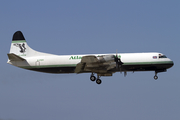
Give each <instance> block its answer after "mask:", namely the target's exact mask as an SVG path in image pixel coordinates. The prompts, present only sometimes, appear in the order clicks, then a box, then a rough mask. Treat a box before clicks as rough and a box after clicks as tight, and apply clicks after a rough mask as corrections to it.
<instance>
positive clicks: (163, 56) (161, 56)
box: [159, 55, 167, 58]
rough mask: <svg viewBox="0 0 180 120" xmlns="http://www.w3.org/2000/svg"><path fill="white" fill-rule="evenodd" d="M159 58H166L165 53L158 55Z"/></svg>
mask: <svg viewBox="0 0 180 120" xmlns="http://www.w3.org/2000/svg"><path fill="white" fill-rule="evenodd" d="M159 58H167V57H166V56H165V55H159Z"/></svg>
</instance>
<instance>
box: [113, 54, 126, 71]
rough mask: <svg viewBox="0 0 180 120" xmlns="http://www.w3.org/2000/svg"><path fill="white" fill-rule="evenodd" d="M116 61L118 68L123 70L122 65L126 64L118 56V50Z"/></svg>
mask: <svg viewBox="0 0 180 120" xmlns="http://www.w3.org/2000/svg"><path fill="white" fill-rule="evenodd" d="M114 61H115V62H116V68H117V69H118V68H121V65H122V64H124V63H123V62H122V61H121V59H120V58H118V55H117V50H116V55H115V56H114Z"/></svg>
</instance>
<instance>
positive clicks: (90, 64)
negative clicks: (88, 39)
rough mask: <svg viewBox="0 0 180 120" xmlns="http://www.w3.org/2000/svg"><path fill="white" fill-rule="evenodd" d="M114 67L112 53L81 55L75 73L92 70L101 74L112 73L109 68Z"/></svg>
mask: <svg viewBox="0 0 180 120" xmlns="http://www.w3.org/2000/svg"><path fill="white" fill-rule="evenodd" d="M115 67H116V62H115V60H114V55H104V56H97V57H96V56H83V57H82V59H81V62H80V63H78V64H77V66H76V69H75V73H82V72H93V73H97V74H101V75H102V76H103V75H108V76H109V75H112V72H110V70H111V69H114V68H115Z"/></svg>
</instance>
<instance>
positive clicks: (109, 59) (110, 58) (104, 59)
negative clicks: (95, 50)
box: [97, 55, 115, 62]
mask: <svg viewBox="0 0 180 120" xmlns="http://www.w3.org/2000/svg"><path fill="white" fill-rule="evenodd" d="M114 58H115V56H114V55H102V56H98V57H97V59H98V61H99V62H113V61H114Z"/></svg>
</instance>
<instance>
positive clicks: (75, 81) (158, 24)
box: [0, 0, 180, 120]
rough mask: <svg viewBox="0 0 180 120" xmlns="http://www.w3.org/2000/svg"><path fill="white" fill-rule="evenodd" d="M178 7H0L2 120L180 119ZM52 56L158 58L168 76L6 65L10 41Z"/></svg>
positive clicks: (175, 3)
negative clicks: (21, 40)
mask: <svg viewBox="0 0 180 120" xmlns="http://www.w3.org/2000/svg"><path fill="white" fill-rule="evenodd" d="M179 11H180V1H179V0H172V1H168V0H151V1H144V0H136V1H133V0H122V1H120V0H111V1H107V0H104V1H99V0H96V1H95V0H91V1H83V0H77V1H74V0H68V1H37V0H36V1H35V0H31V1H23V0H17V1H5V0H3V1H1V4H0V15H1V20H0V21H1V22H0V25H1V27H0V33H1V35H0V38H1V41H2V44H1V51H0V55H1V61H0V67H1V73H0V76H1V79H0V120H9V119H12V120H40V119H43V120H49V119H53V120H59V119H62V120H72V119H76V120H78V119H85V120H92V119H93V120H99V119H102V120H109V119H113V120H119V119H123V120H132V119H133V120H145V119H146V120H152V119H153V120H160V119H163V120H170V119H172V120H178V119H180V115H179V113H180V103H179V101H180V95H179V93H180V87H179V85H180V77H179V67H180V66H179V59H180V57H179V55H178V52H179V44H180V42H179V39H180V13H179ZM17 30H21V31H22V32H23V34H24V36H25V38H26V41H27V42H28V45H29V46H30V47H32V48H33V49H35V50H38V51H42V52H48V53H53V54H59V55H61V54H63V55H65V54H91V53H98V54H100V53H114V52H116V50H118V52H119V53H129V52H133V53H134V52H161V53H164V54H165V55H166V56H167V57H169V58H171V59H172V60H173V61H174V63H175V65H174V66H173V67H172V68H171V69H169V70H168V71H167V72H166V73H160V74H158V76H159V79H158V80H157V81H155V80H154V79H153V76H154V72H135V73H131V72H130V73H128V75H127V76H126V77H124V76H123V74H120V73H115V74H114V75H113V76H112V77H102V84H101V85H97V84H96V83H94V82H91V81H90V80H89V77H90V74H79V75H76V74H58V75H54V74H45V73H38V72H33V71H27V70H23V69H20V68H16V67H14V66H11V65H9V64H7V63H6V62H7V53H8V52H9V48H10V44H11V40H12V35H13V33H14V32H16V31H17Z"/></svg>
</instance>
